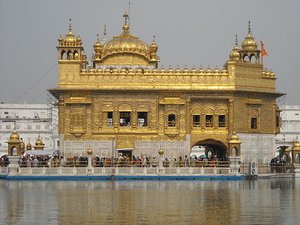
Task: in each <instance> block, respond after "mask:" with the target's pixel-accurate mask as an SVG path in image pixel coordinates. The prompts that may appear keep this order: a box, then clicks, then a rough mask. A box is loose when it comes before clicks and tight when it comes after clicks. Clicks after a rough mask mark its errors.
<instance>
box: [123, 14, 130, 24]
mask: <svg viewBox="0 0 300 225" xmlns="http://www.w3.org/2000/svg"><path fill="white" fill-rule="evenodd" d="M123 17H124V18H125V24H127V20H128V17H129V16H128V14H127V11H125V13H124V15H123Z"/></svg>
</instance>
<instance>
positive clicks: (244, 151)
mask: <svg viewBox="0 0 300 225" xmlns="http://www.w3.org/2000/svg"><path fill="white" fill-rule="evenodd" d="M124 17H125V22H124V25H123V31H122V32H121V34H120V35H118V36H114V37H113V38H111V39H107V38H105V40H104V39H102V40H101V39H99V38H97V40H96V42H95V44H94V46H93V49H94V54H93V56H92V58H91V59H90V63H89V64H88V63H87V62H88V60H87V57H86V54H85V52H84V48H83V45H82V40H81V38H80V36H75V35H74V34H73V31H72V27H71V21H70V24H69V31H68V33H67V34H66V35H65V36H64V37H63V36H60V38H59V39H58V46H57V49H58V64H59V83H58V87H56V88H54V89H50V92H51V93H52V94H53V95H54V96H55V97H56V98H57V99H58V107H59V134H60V140H61V146H60V148H61V150H62V152H63V154H64V155H66V156H72V155H79V154H86V153H85V152H86V149H87V148H88V147H91V148H92V149H93V152H94V154H96V155H99V156H107V157H108V156H111V155H112V154H114V155H117V154H118V152H123V153H124V154H131V155H136V156H143V155H151V156H153V155H154V156H155V155H158V153H157V152H158V150H159V149H163V150H164V156H166V157H178V156H184V155H189V154H190V152H191V149H192V147H193V146H196V145H201V146H205V147H206V151H207V152H206V153H208V152H210V154H213V155H217V156H218V157H220V158H226V157H230V156H235V155H237V156H240V157H241V159H242V160H243V161H245V162H246V161H257V162H260V161H264V162H265V161H268V160H269V159H270V158H272V157H273V155H274V151H275V134H277V133H278V132H279V127H280V117H279V110H278V108H277V105H276V98H277V97H279V96H281V94H280V93H277V92H276V85H275V81H276V77H275V74H274V72H272V71H265V70H264V68H263V64H262V63H261V60H260V57H261V51H260V50H259V49H258V46H257V42H256V40H255V38H254V36H253V34H252V32H251V29H250V24H249V28H248V34H247V36H246V38H245V39H244V41H243V42H242V44H241V47H240V46H239V45H238V43H237V40H236V43H235V46H234V47H233V49H232V51H231V52H230V54H229V58H228V60H227V61H226V62H225V64H224V67H223V68H222V69H219V68H199V69H197V68H191V69H188V68H164V67H159V66H158V63H159V61H160V59H159V56H158V55H157V51H158V45H157V44H156V42H155V37H154V38H153V42H152V43H150V44H146V43H145V42H143V41H142V40H140V39H139V38H138V37H136V36H134V35H132V34H131V33H130V27H129V24H128V21H127V19H128V16H127V15H126V14H125V15H124ZM104 35H106V32H105V34H104Z"/></svg>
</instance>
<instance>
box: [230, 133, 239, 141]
mask: <svg viewBox="0 0 300 225" xmlns="http://www.w3.org/2000/svg"><path fill="white" fill-rule="evenodd" d="M229 143H241V141H240V138H239V136H238V135H237V133H236V132H235V131H233V133H232V135H231V137H230V140H229Z"/></svg>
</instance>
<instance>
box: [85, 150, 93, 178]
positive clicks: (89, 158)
mask: <svg viewBox="0 0 300 225" xmlns="http://www.w3.org/2000/svg"><path fill="white" fill-rule="evenodd" d="M86 153H87V154H88V173H91V172H92V154H93V150H92V149H91V147H89V148H88V149H87V150H86Z"/></svg>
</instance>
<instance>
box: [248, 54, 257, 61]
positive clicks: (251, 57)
mask: <svg viewBox="0 0 300 225" xmlns="http://www.w3.org/2000/svg"><path fill="white" fill-rule="evenodd" d="M250 62H251V63H256V62H257V58H256V56H255V55H254V54H251V55H250Z"/></svg>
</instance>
